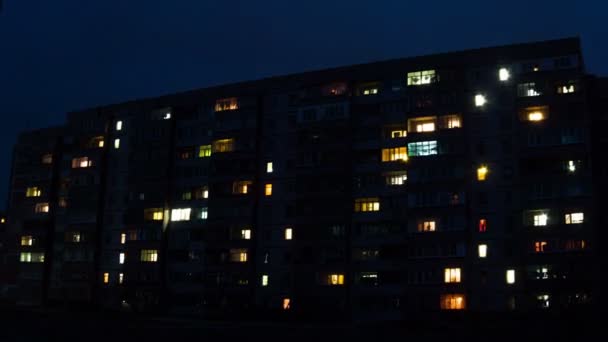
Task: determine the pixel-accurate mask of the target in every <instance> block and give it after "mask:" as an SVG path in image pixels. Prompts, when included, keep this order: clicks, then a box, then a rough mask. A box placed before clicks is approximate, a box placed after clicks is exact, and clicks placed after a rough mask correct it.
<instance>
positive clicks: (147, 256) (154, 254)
mask: <svg viewBox="0 0 608 342" xmlns="http://www.w3.org/2000/svg"><path fill="white" fill-rule="evenodd" d="M139 260H140V261H142V262H157V261H158V250H157V249H142V250H141V251H140V254H139Z"/></svg>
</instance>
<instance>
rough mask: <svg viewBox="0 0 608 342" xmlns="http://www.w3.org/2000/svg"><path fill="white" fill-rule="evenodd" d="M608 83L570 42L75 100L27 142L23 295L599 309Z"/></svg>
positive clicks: (18, 152) (399, 311)
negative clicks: (107, 101) (105, 101)
mask: <svg viewBox="0 0 608 342" xmlns="http://www.w3.org/2000/svg"><path fill="white" fill-rule="evenodd" d="M605 84H606V82H605V79H598V78H595V77H593V76H591V75H588V74H587V73H586V70H585V68H584V63H583V58H582V53H581V48H580V42H579V40H578V39H577V38H567V39H562V40H555V41H545V42H537V43H528V44H518V45H509V46H501V47H491V48H482V49H476V50H468V51H460V52H452V53H444V54H437V55H430V56H422V57H412V58H404V59H397V60H390V61H385V62H377V63H370V64H362V65H355V66H348V67H341V68H335V69H328V70H321V71H313V72H306V73H301V74H295V75H289V76H283V77H273V78H268V79H262V80H259V81H251V82H243V83H237V84H230V85H224V86H218V87H212V88H205V89H200V90H195V91H190V92H185V93H179V94H173V95H167V96H161V97H158V98H150V99H143V100H136V101H132V102H128V103H123V104H116V105H109V106H103V107H98V108H92V109H88V110H84V111H79V112H73V113H69V114H68V116H67V123H66V124H65V126H63V127H58V128H51V129H43V130H39V131H34V132H26V133H23V134H22V135H21V136H20V138H19V140H18V142H17V145H16V147H15V153H14V164H13V169H12V179H11V184H10V196H9V207H8V211H7V215H8V223H7V224H8V226H9V227H11V230H12V231H15V232H17V233H16V234H17V238H16V241H14V243H15V248H16V250H17V251H18V253H19V263H18V265H17V266H18V276H17V279H18V280H17V281H18V284H19V293H18V296H17V298H16V299H17V301H18V302H20V303H24V304H26V303H27V304H45V305H54V304H59V303H64V304H65V303H80V304H86V305H94V306H100V307H103V308H110V309H124V310H133V311H168V312H175V313H191V314H202V315H206V316H208V317H228V316H230V317H235V316H240V315H244V314H252V313H255V314H267V315H282V314H284V315H301V316H315V317H322V316H324V315H325V316H328V317H331V316H335V315H343V316H344V315H345V317H352V318H354V319H405V318H407V317H411V316H413V315H418V314H420V313H421V312H437V311H474V312H485V311H499V312H500V311H530V310H560V309H563V308H566V307H574V308H577V307H589V306H590V305H591V304H593V303H594V302H595V301H596V298H599V296H600V294H599V292H600V291H599V289H600V280H601V278H600V277H601V274H600V273H601V272H598V271H597V269H596V263H595V261H597V258H598V257H599V255H601V253H602V252H601V250H600V247H601V241H603V240H604V239H605V237H604V236H603V234H602V233H600V229H599V226H600V225H601V224H602V222H604V219H603V218H602V216H601V212H602V210H603V204H602V202H601V198H600V195H599V194H600V192H601V189H602V188H604V187H606V184H604V183H605V181H604V180H603V177H602V175H604V174H606V170H608V166H606V163H605V162H604V156H603V155H602V153H601V151H602V148H601V146H603V145H602V144H605V141H604V140H605V139H603V138H602V134H601V129H600V127H601V125H603V124H604V122H606V117H608V116H606V113H605V110H604V108H606V106H602V105H601V103H604V104H605V103H606V98H607V96H606V94H607V92H606V86H605ZM602 101H603V102H602Z"/></svg>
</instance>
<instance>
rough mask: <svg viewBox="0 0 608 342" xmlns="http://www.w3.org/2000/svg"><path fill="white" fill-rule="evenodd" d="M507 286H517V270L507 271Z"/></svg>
mask: <svg viewBox="0 0 608 342" xmlns="http://www.w3.org/2000/svg"><path fill="white" fill-rule="evenodd" d="M506 277H507V284H515V270H507V274H506Z"/></svg>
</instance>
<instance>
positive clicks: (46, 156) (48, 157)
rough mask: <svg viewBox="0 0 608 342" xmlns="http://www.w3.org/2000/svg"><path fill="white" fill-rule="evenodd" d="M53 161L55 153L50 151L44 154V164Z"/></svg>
mask: <svg viewBox="0 0 608 342" xmlns="http://www.w3.org/2000/svg"><path fill="white" fill-rule="evenodd" d="M52 163H53V155H52V154H50V153H46V154H44V155H42V164H52Z"/></svg>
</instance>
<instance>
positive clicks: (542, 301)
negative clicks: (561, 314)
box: [536, 294, 551, 309]
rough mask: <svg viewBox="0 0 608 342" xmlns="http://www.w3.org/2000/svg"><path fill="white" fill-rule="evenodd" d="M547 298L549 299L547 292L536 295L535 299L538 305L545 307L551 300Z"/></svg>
mask: <svg viewBox="0 0 608 342" xmlns="http://www.w3.org/2000/svg"><path fill="white" fill-rule="evenodd" d="M549 299H550V297H549V295H548V294H542V295H538V296H536V301H537V303H538V305H539V306H540V307H541V308H543V309H546V308H548V307H549V306H550V305H551V302H550V300H549Z"/></svg>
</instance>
